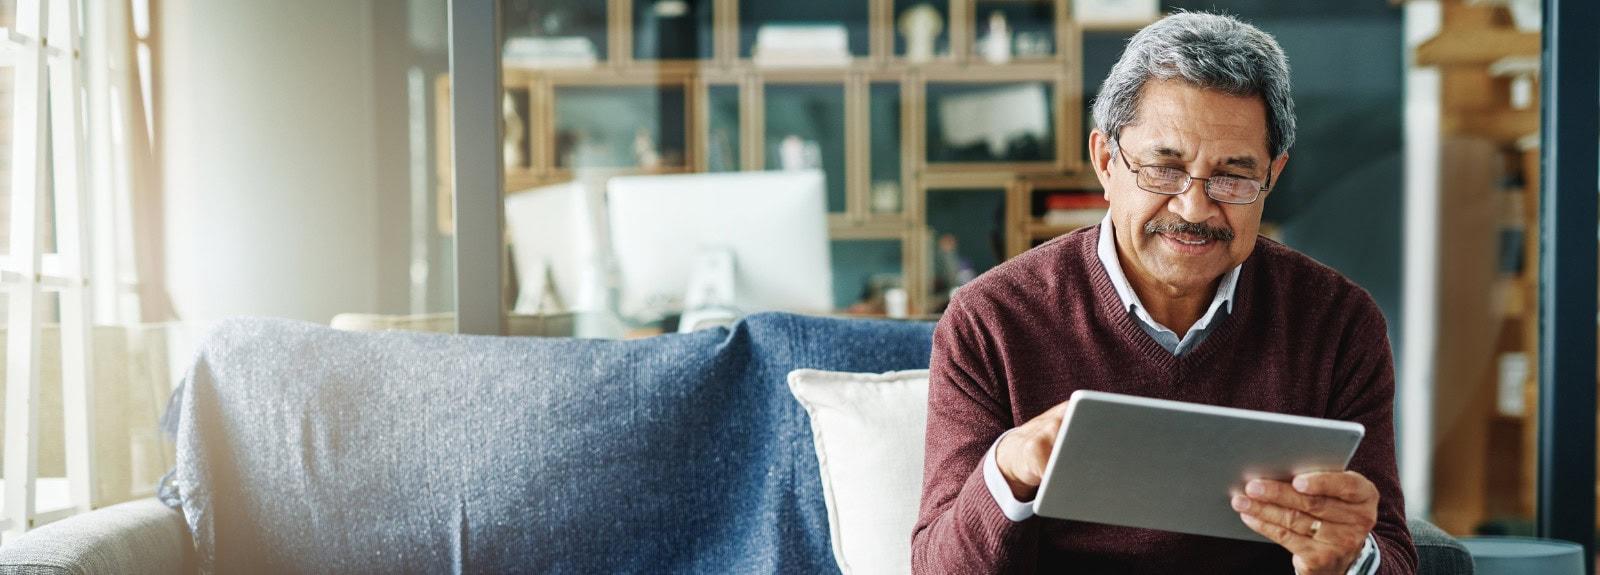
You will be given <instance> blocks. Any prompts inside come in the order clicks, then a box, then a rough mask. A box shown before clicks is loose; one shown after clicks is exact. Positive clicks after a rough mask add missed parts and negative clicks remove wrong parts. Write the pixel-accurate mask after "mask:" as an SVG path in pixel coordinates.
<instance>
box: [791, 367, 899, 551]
mask: <svg viewBox="0 0 1600 575" xmlns="http://www.w3.org/2000/svg"><path fill="white" fill-rule="evenodd" d="M789 390H790V391H791V392H793V393H794V397H795V399H797V400H799V401H800V405H802V406H805V409H806V413H808V414H810V415H811V438H812V441H813V442H814V443H815V444H816V446H817V467H818V468H819V469H821V471H822V495H823V498H824V499H826V501H827V505H828V531H829V532H830V533H829V535H830V537H831V540H832V542H833V556H834V558H835V559H837V560H838V561H839V570H840V571H843V572H844V574H845V575H853V574H863V575H868V574H870V575H879V574H885V575H888V574H895V573H910V572H911V530H912V528H913V527H915V526H916V522H917V507H918V505H919V504H920V502H921V500H922V451H923V437H924V434H925V433H926V431H927V430H926V428H927V422H928V370H925V369H920V370H915V371H897V372H892V373H884V374H871V373H839V372H828V371H817V370H813V369H798V370H795V371H792V372H790V373H789Z"/></svg>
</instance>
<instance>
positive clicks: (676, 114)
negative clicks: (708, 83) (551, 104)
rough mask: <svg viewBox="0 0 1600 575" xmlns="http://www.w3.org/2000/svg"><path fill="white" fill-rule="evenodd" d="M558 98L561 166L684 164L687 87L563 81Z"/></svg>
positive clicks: (558, 89) (559, 158)
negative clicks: (587, 84)
mask: <svg viewBox="0 0 1600 575" xmlns="http://www.w3.org/2000/svg"><path fill="white" fill-rule="evenodd" d="M555 100H556V102H555V108H556V141H555V152H556V158H555V159H556V166H557V167H560V168H599V167H606V168H634V167H637V168H657V167H665V166H682V165H683V161H684V146H685V144H684V135H685V134H684V111H685V110H684V90H683V87H681V86H561V87H557V88H556V89H555Z"/></svg>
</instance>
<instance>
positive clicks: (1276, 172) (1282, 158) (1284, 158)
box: [1267, 152, 1289, 196]
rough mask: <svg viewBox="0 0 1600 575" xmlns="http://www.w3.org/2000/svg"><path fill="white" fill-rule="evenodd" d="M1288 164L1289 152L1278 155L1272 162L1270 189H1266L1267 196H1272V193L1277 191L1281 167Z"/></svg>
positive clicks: (1281, 171)
mask: <svg viewBox="0 0 1600 575" xmlns="http://www.w3.org/2000/svg"><path fill="white" fill-rule="evenodd" d="M1288 164H1289V152H1284V153H1282V154H1278V158H1277V159H1275V160H1273V161H1272V187H1271V188H1268V189H1267V195H1269V196H1270V195H1272V191H1273V190H1276V189H1278V180H1279V178H1282V177H1283V167H1284V166H1286V165H1288Z"/></svg>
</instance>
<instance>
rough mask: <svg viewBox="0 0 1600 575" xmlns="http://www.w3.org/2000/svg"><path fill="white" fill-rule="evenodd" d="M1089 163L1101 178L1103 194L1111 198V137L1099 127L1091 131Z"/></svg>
mask: <svg viewBox="0 0 1600 575" xmlns="http://www.w3.org/2000/svg"><path fill="white" fill-rule="evenodd" d="M1089 165H1090V166H1091V167H1093V168H1094V175H1095V177H1096V178H1099V179H1100V189H1101V190H1102V191H1101V194H1103V195H1104V196H1105V198H1106V200H1108V201H1109V200H1110V199H1111V139H1110V138H1107V137H1106V135H1105V133H1104V132H1101V131H1100V129H1099V128H1095V129H1094V130H1092V131H1090V132H1089Z"/></svg>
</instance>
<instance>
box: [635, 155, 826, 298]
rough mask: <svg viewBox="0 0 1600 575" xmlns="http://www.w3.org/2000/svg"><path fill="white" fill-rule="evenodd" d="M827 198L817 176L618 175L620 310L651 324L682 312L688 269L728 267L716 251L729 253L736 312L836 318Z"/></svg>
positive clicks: (791, 173) (807, 173) (800, 173)
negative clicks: (833, 315) (709, 265)
mask: <svg viewBox="0 0 1600 575" xmlns="http://www.w3.org/2000/svg"><path fill="white" fill-rule="evenodd" d="M824 198H825V196H824V192H823V177H822V173H821V172H819V171H816V170H806V171H787V172H734V173H721V174H687V175H668V176H631V177H617V178H612V179H611V180H610V181H609V183H608V184H607V186H606V204H607V206H608V212H609V214H610V217H609V227H610V230H611V248H612V251H613V255H614V257H615V262H616V270H617V274H618V278H617V279H618V281H619V284H620V285H619V286H618V288H619V294H618V295H619V298H618V302H617V307H618V311H619V313H621V314H622V315H623V316H624V317H627V318H633V319H646V320H648V319H651V318H661V317H665V316H668V315H671V314H675V313H681V312H683V311H685V310H684V307H685V299H686V295H687V294H686V291H687V290H688V286H689V283H690V279H691V275H692V274H691V270H693V269H695V268H696V267H697V265H698V266H699V267H700V268H701V269H704V268H705V267H706V266H705V265H703V264H704V263H705V262H706V261H707V259H708V257H709V259H710V260H711V261H713V262H716V261H723V260H718V258H717V257H716V256H717V255H718V254H722V255H730V254H731V256H732V258H731V259H732V262H731V263H732V268H733V273H732V278H733V280H732V287H733V294H732V295H733V297H732V302H733V303H732V307H733V308H734V309H735V310H736V311H737V312H738V313H741V314H748V313H753V312H757V311H769V310H782V311H794V312H801V313H826V312H828V311H831V310H832V309H833V278H832V271H831V266H830V263H829V252H828V247H829V246H828V216H827V208H826V207H825V204H824V202H825V199H824ZM697 261H698V262H699V263H698V264H697ZM712 267H716V266H715V265H713V266H712Z"/></svg>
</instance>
